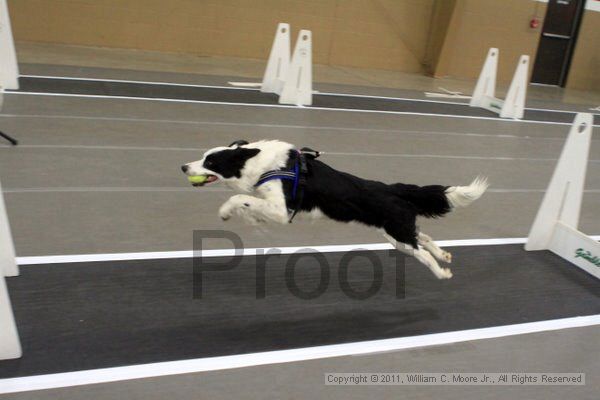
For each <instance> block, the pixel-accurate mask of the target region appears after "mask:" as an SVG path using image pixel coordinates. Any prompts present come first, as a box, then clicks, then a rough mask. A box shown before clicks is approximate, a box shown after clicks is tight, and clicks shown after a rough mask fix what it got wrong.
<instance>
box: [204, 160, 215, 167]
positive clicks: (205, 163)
mask: <svg viewBox="0 0 600 400" xmlns="http://www.w3.org/2000/svg"><path fill="white" fill-rule="evenodd" d="M204 165H205V166H207V167H211V166H212V165H213V163H212V161H205V162H204Z"/></svg>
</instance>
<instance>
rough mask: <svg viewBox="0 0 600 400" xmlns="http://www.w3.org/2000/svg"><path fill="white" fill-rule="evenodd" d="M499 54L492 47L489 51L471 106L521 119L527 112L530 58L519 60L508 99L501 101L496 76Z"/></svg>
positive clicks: (503, 116)
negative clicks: (497, 93) (497, 95)
mask: <svg viewBox="0 0 600 400" xmlns="http://www.w3.org/2000/svg"><path fill="white" fill-rule="evenodd" d="M499 54H500V51H499V50H498V49H497V48H495V47H492V48H491V49H490V50H489V51H488V55H487V57H486V59H485V63H484V64H483V68H482V69H481V73H480V74H479V79H478V80H477V85H476V86H475V90H474V91H473V96H472V97H471V102H470V103H469V105H470V106H471V107H481V108H485V109H486V110H489V111H493V112H495V113H497V114H499V115H500V117H502V118H514V119H521V118H523V113H524V111H525V96H526V95H527V81H528V79H527V77H528V72H529V56H527V55H522V56H521V57H520V58H519V63H518V64H517V68H516V70H515V74H514V76H513V79H512V82H511V84H510V87H509V89H508V93H507V95H506V99H505V100H501V99H498V98H497V97H496V75H497V71H498V57H499Z"/></svg>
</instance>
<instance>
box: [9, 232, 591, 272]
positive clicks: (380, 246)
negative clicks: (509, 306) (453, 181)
mask: <svg viewBox="0 0 600 400" xmlns="http://www.w3.org/2000/svg"><path fill="white" fill-rule="evenodd" d="M592 239H594V240H600V235H597V236H592ZM526 242H527V238H494V239H461V240H438V241H436V243H438V244H439V245H440V246H441V247H464V246H497V245H508V244H524V243H526ZM392 249H393V247H392V245H391V244H389V243H387V242H386V243H364V244H342V245H329V246H311V245H306V246H294V247H258V248H244V249H238V250H236V249H211V250H202V251H195V252H194V251H193V250H182V251H158V252H139V253H106V254H71V255H49V256H28V257H17V263H18V264H19V265H20V266H27V265H38V264H62V263H83V262H99V261H128V260H156V259H168V258H191V257H194V256H195V257H232V256H254V255H257V254H266V253H267V252H273V251H279V252H280V254H293V253H297V252H306V253H316V252H319V253H334V252H345V251H360V250H372V251H378V250H392Z"/></svg>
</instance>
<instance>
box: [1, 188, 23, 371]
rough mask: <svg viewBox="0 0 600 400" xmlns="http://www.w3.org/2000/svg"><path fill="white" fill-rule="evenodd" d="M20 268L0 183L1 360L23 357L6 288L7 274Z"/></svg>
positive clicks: (15, 273)
mask: <svg viewBox="0 0 600 400" xmlns="http://www.w3.org/2000/svg"><path fill="white" fill-rule="evenodd" d="M18 274H19V269H18V267H17V264H16V262H15V249H14V246H13V241H12V236H11V234H10V226H9V224H8V217H7V215H6V207H5V205H4V195H3V194H2V185H1V184H0V360H6V359H10V358H19V357H21V354H22V352H21V343H20V341H19V334H18V332H17V326H16V324H15V319H14V316H13V312H12V307H11V304H10V297H9V296H8V289H7V288H6V281H5V279H4V277H5V276H15V275H18Z"/></svg>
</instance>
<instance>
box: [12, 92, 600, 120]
mask: <svg viewBox="0 0 600 400" xmlns="http://www.w3.org/2000/svg"><path fill="white" fill-rule="evenodd" d="M5 94H6V95H19V96H47V97H74V98H85V99H109V100H113V101H119V100H133V101H152V102H166V103H184V104H210V105H219V106H232V107H258V108H283V109H287V110H296V111H308V110H310V111H334V112H355V113H367V114H389V115H421V116H430V117H438V118H461V119H477V120H485V121H498V122H522V123H528V124H542V125H567V126H571V125H572V123H571V122H553V121H537V120H525V119H523V120H519V119H508V118H499V117H477V116H473V115H454V114H436V113H423V112H408V111H386V110H364V109H352V108H335V107H307V106H305V107H298V106H293V105H284V104H261V103H232V102H226V101H204V100H185V99H163V98H154V97H133V96H108V95H91V94H70V93H43V92H5ZM594 126H595V127H600V125H594Z"/></svg>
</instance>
